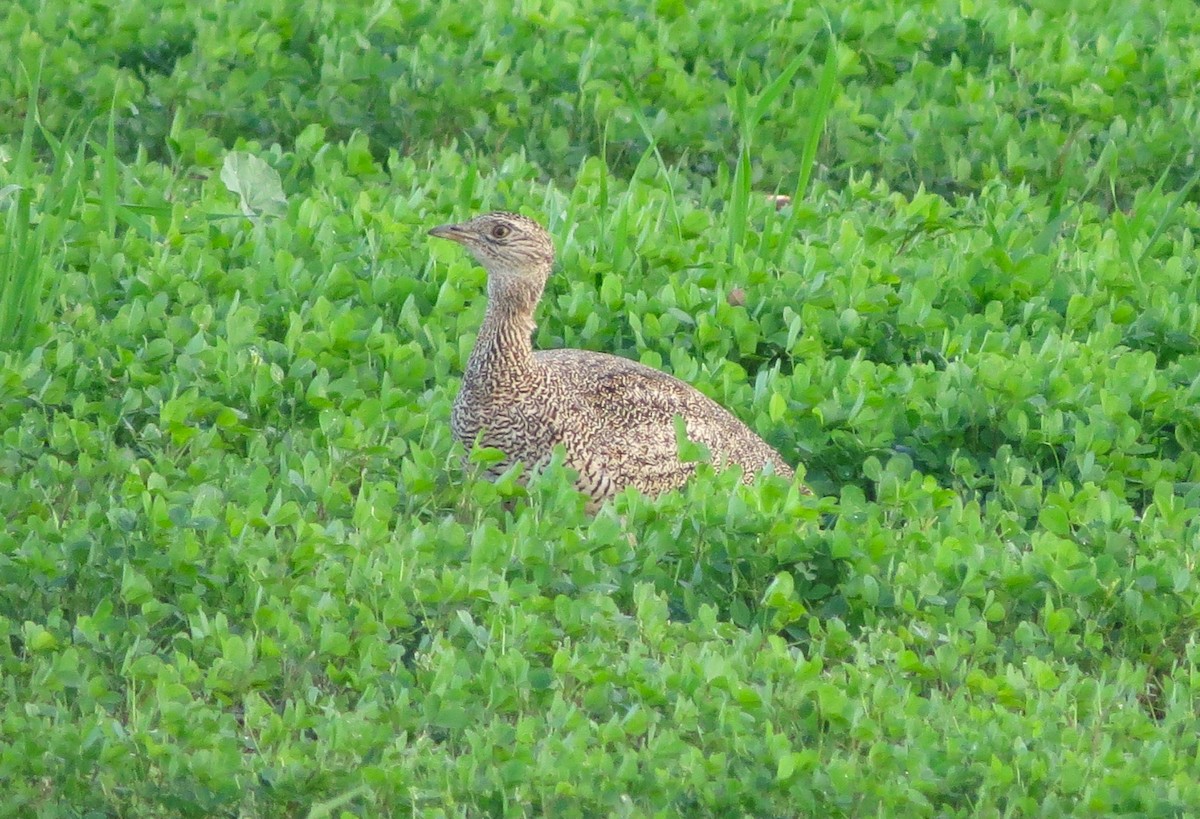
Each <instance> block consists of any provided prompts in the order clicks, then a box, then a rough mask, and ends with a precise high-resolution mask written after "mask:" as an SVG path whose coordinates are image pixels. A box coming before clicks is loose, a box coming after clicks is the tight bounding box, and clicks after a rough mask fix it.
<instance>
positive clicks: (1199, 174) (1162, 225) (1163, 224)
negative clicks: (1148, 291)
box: [1138, 168, 1200, 264]
mask: <svg viewBox="0 0 1200 819" xmlns="http://www.w3.org/2000/svg"><path fill="white" fill-rule="evenodd" d="M1197 182H1200V168H1197V169H1196V171H1195V172H1194V173H1193V174H1192V176H1191V178H1190V179H1188V181H1187V182H1185V183H1184V185H1183V187H1182V188H1180V189H1179V190H1178V191H1176V192H1175V195H1174V196H1172V197H1171V201H1170V202H1168V203H1167V207H1166V208H1164V209H1163V212H1162V216H1160V217H1159V218H1158V224H1156V225H1155V226H1154V231H1153V232H1152V233H1151V234H1150V238H1149V239H1147V240H1146V244H1145V246H1144V247H1143V248H1142V252H1141V254H1140V255H1139V256H1138V263H1139V264H1140V263H1141V262H1143V261H1145V259H1146V256H1147V254H1149V253H1150V250H1151V248H1153V247H1154V243H1155V242H1157V241H1158V239H1159V237H1160V236H1162V234H1163V231H1164V230H1166V229H1167V223H1168V222H1170V221H1171V217H1172V216H1173V215H1174V214H1175V210H1176V209H1177V208H1178V207H1179V206H1180V205H1182V204H1183V201H1184V200H1185V199H1187V197H1188V194H1190V193H1191V192H1192V188H1194V187H1196V183H1197Z"/></svg>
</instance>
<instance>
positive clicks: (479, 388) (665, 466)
mask: <svg viewBox="0 0 1200 819" xmlns="http://www.w3.org/2000/svg"><path fill="white" fill-rule="evenodd" d="M429 233H430V235H432V236H437V237H440V238H443V239H450V240H452V241H455V242H458V243H459V244H461V245H463V246H464V247H466V248H467V249H468V250H469V251H471V253H472V255H473V256H474V257H475V259H476V260H477V261H478V262H479V263H480V264H481V265H482V266H483V267H484V269H485V270H486V271H487V274H488V279H487V297H488V298H487V310H486V312H485V313H484V319H483V325H482V327H480V330H479V336H478V338H477V339H476V341H475V348H474V350H472V352H471V357H470V360H469V361H468V362H467V369H466V373H465V375H464V377H463V382H462V389H461V391H460V392H459V394H458V397H457V398H456V399H455V401H454V408H453V411H452V413H451V416H450V423H451V426H452V428H453V430H454V435H455V437H457V438H458V439H459V440H460V441H462V442H463V443H465V444H466V445H467V446H470V445H471V444H472V443H473V442H474V441H475V440H476V438H479V440H480V442H481V443H482V444H483V445H485V446H490V447H495V448H497V449H499V450H501V451H503V452H504V453H505V455H506V456H507V459H506V462H505V463H502V464H501V465H500V466H499V467H498V468H500V469H503V468H505V467H507V466H508V465H509V464H510V463H511V462H512V461H521V462H524V463H525V464H526V465H527V466H531V467H536V466H538V465H540V464H543V463H545V462H546V461H548V459H549V457H550V453H551V450H552V449H553V448H554V446H555V445H556V444H562V445H563V448H564V450H565V452H566V461H567V464H568V466H570V467H572V468H573V469H575V470H576V471H578V473H579V481H578V488H579V489H580V490H581V491H582V492H584V493H586V494H587V495H589V496H590V497H591V499H592V502H593V507H595V506H599V505H600V504H601V503H603V502H604V501H605V500H607V499H608V498H610V497H612V496H613V495H614V494H616V493H617V492H619V491H620V490H622V489H624V488H625V487H627V486H633V487H636V488H637V489H639V490H640V491H642V492H645V493H648V494H658V493H659V492H663V491H666V490H670V489H675V488H678V487H679V486H681V485H682V484H683V483H684V482H685V481H686V480H687V479H688V478H689V477H690V476H691V475H692V473H693V472H694V471H695V464H693V463H684V462H682V461H680V460H679V453H678V447H677V445H676V438H675V424H674V418H675V416H676V415H678V416H680V417H682V418H683V421H684V423H685V429H686V431H687V436H688V438H690V439H691V440H693V441H696V442H699V443H702V444H704V445H705V446H707V447H708V449H709V451H710V453H711V454H712V456H713V460H714V461H715V462H716V463H717V464H718V465H721V466H727V465H730V464H737V465H738V466H740V467H741V468H742V470H743V471H744V473H745V480H746V481H747V482H749V481H751V480H753V478H754V476H755V474H756V473H758V472H760V471H762V470H763V469H764V468H765V467H766V466H767V465H768V464H769V465H770V466H771V467H772V468H773V469H774V471H775V473H776V474H779V475H784V476H786V477H789V478H790V477H792V476H793V474H794V473H793V472H792V469H791V467H789V466H788V465H787V464H786V463H785V462H784V461H783V459H782V458H781V457H780V456H779V454H778V453H777V452H775V450H773V449H772V448H771V447H770V446H768V445H767V444H766V442H764V441H763V440H762V439H761V438H759V437H758V436H757V435H755V434H754V433H753V432H752V431H751V430H750V429H749V428H748V427H747V426H746V425H745V424H743V423H742V422H741V421H739V420H738V419H737V418H735V417H734V416H733V415H731V414H730V413H729V412H728V411H727V410H725V409H724V408H723V407H721V405H719V404H717V403H716V402H715V401H713V400H712V399H711V398H708V397H707V396H705V395H704V394H703V393H701V392H699V391H698V390H696V389H695V388H693V387H691V386H689V385H687V384H685V383H684V382H682V381H680V380H679V379H677V378H674V377H672V376H670V375H667V374H666V373H662V372H659V371H658V370H654V369H651V368H650V367H646V366H644V365H642V364H640V363H638V362H636V361H630V360H628V359H624V358H619V357H617V356H613V355H608V354H606V353H597V352H592V351H590V350H537V351H535V350H534V349H533V345H532V343H531V336H532V334H533V330H534V326H535V325H534V321H533V314H534V310H535V309H536V308H537V305H538V302H539V301H540V300H541V297H542V290H543V288H544V287H545V284H546V279H547V278H548V277H549V275H550V271H551V268H552V267H553V265H554V246H553V244H552V243H551V241H550V236H549V235H548V234H547V233H546V231H545V230H543V229H542V227H541V226H540V225H539V224H538V223H537V222H534V221H533V220H532V219H527V218H526V217H524V216H520V215H518V214H515V213H504V212H496V213H488V214H484V215H482V216H477V217H476V218H474V219H471V220H470V221H467V222H463V223H461V224H453V225H442V226H440V227H435V228H433V229H432V230H430V231H429ZM481 433H482V434H481Z"/></svg>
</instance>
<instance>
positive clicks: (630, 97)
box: [620, 74, 683, 238]
mask: <svg viewBox="0 0 1200 819" xmlns="http://www.w3.org/2000/svg"><path fill="white" fill-rule="evenodd" d="M620 80H621V85H622V87H624V89H625V94H626V95H627V97H626V99H627V101H628V103H629V109H630V111H631V112H632V113H633V119H634V121H635V122H636V123H637V124H638V128H640V129H641V131H642V135H643V136H645V137H646V141H647V142H649V143H650V149H651V150H652V151H653V152H654V156H655V157H656V158H657V159H658V172H659V173H660V174H662V178H663V181H664V182H665V183H666V186H667V195H668V196H669V197H670V205H669V208H670V211H671V220H672V221H673V222H674V223H675V236H676V237H678V238H682V236H683V221H682V220H681V219H680V218H679V204H678V200H677V199H676V197H675V184H674V182H673V181H672V180H671V173H670V169H669V168H668V167H667V163H666V161H665V160H664V159H663V155H662V152H661V151H660V150H659V149H658V139H656V138H655V136H654V131H653V130H652V129H651V128H650V122H649V120H647V119H646V114H645V112H644V111H642V106H641V103H640V102H639V100H638V96H637V92H636V91H634V89H633V83H631V82H630V81H629V78H628V77H626V76H625V75H624V74H621V75H620ZM639 164H640V163H639Z"/></svg>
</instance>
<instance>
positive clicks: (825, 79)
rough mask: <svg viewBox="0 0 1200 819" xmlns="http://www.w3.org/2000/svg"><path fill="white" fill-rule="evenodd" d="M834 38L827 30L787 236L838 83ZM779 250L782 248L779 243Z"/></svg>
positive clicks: (796, 218)
mask: <svg viewBox="0 0 1200 819" xmlns="http://www.w3.org/2000/svg"><path fill="white" fill-rule="evenodd" d="M837 54H838V42H837V38H836V37H835V36H834V35H833V33H832V32H830V34H829V46H828V49H827V50H826V52H825V65H824V66H823V67H822V68H821V79H820V80H819V81H818V82H817V93H816V95H815V96H814V97H813V104H812V109H811V111H812V113H811V114H810V116H809V118H808V133H807V134H806V135H805V139H804V149H803V151H802V152H801V154H800V168H799V169H798V170H799V176H798V178H797V180H796V191H795V193H793V194H792V209H791V213H790V214H789V216H788V220H787V228H786V230H785V231H784V235H785V236H791V235H792V234H793V233H794V232H795V229H796V223H797V221H799V218H800V203H801V202H802V201H804V197H805V195H806V194H807V193H808V185H809V183H810V182H811V181H812V176H813V168H814V167H815V166H816V160H817V149H818V148H819V147H820V145H821V137H822V136H823V135H824V133H825V120H826V118H827V117H828V116H829V111H830V109H831V108H833V101H834V98H835V97H836V95H837V91H838V85H837V79H838V73H837V67H838V58H837ZM779 247H780V250H779V252H780V253H782V252H783V244H782V243H780V246H779Z"/></svg>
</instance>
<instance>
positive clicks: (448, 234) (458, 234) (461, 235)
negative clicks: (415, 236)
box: [429, 225, 467, 245]
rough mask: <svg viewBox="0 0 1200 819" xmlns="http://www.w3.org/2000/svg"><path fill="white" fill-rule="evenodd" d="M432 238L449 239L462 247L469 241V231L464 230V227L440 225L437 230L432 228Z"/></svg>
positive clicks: (430, 233)
mask: <svg viewBox="0 0 1200 819" xmlns="http://www.w3.org/2000/svg"><path fill="white" fill-rule="evenodd" d="M429 235H430V236H436V237H437V238H439V239H449V240H450V241H452V242H458V243H459V244H460V245H461V244H463V243H464V242H465V241H466V240H467V231H465V230H463V226H462V225H438V226H437V227H435V228H430V230H429Z"/></svg>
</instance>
